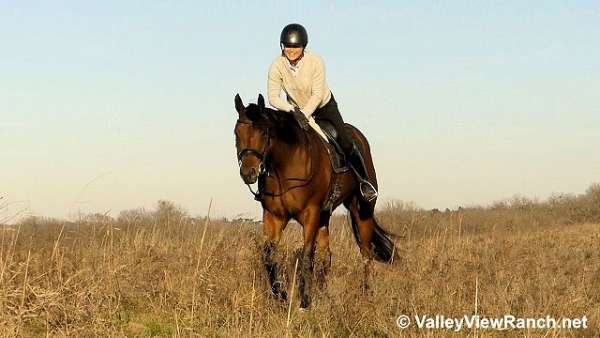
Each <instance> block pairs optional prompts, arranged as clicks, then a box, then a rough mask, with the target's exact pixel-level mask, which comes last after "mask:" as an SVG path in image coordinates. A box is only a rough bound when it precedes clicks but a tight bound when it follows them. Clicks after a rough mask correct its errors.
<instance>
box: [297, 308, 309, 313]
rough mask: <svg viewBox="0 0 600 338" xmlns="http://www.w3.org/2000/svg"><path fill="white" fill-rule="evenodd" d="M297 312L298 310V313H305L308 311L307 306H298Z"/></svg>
mask: <svg viewBox="0 0 600 338" xmlns="http://www.w3.org/2000/svg"><path fill="white" fill-rule="evenodd" d="M298 312H300V313H307V312H308V307H302V306H300V307H299V308H298Z"/></svg>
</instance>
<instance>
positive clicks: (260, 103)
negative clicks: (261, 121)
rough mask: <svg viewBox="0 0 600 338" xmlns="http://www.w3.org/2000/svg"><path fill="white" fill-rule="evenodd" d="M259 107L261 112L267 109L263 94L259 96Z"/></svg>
mask: <svg viewBox="0 0 600 338" xmlns="http://www.w3.org/2000/svg"><path fill="white" fill-rule="evenodd" d="M258 106H259V107H260V109H261V110H263V109H265V98H264V97H263V96H262V94H258Z"/></svg>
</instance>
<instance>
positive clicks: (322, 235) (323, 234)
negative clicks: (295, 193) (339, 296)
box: [315, 212, 331, 290]
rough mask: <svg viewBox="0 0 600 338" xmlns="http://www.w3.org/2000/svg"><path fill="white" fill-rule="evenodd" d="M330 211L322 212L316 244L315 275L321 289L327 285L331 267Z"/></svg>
mask: <svg viewBox="0 0 600 338" xmlns="http://www.w3.org/2000/svg"><path fill="white" fill-rule="evenodd" d="M330 217H331V215H330V214H329V212H324V213H321V218H320V220H321V223H320V228H319V232H318V233H317V239H316V245H315V275H316V277H317V284H318V286H319V289H321V290H323V289H324V288H325V287H326V284H327V281H326V277H327V274H328V273H329V270H330V269H331V250H330V249H329V218H330Z"/></svg>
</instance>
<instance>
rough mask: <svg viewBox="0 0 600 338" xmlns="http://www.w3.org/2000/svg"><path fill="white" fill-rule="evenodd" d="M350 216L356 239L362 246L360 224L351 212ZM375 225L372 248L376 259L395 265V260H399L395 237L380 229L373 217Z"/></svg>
mask: <svg viewBox="0 0 600 338" xmlns="http://www.w3.org/2000/svg"><path fill="white" fill-rule="evenodd" d="M349 214H350V220H351V223H352V233H353V234H354V239H355V240H356V243H357V244H360V236H359V232H358V223H357V222H356V218H355V217H354V215H353V213H352V212H349ZM373 223H374V224H375V229H373V237H372V238H371V246H372V247H373V253H374V254H375V257H374V258H375V260H376V261H378V262H381V263H387V264H392V263H394V260H396V258H398V253H397V252H396V246H395V245H394V242H393V241H392V239H391V237H392V236H393V235H392V234H390V233H389V232H387V231H386V230H385V229H383V228H382V227H380V226H379V224H377V221H376V220H375V217H373Z"/></svg>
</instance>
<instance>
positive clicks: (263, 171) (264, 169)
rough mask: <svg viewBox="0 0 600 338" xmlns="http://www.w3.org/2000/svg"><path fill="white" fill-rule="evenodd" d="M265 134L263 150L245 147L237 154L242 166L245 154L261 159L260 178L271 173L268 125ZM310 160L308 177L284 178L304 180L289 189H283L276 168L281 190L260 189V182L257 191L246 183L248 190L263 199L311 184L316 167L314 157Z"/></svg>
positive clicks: (244, 121)
mask: <svg viewBox="0 0 600 338" xmlns="http://www.w3.org/2000/svg"><path fill="white" fill-rule="evenodd" d="M237 123H241V124H250V125H251V124H253V123H252V122H251V121H246V120H240V119H238V120H237ZM264 135H265V139H266V141H265V142H264V145H263V148H262V149H261V150H257V149H253V148H244V149H242V150H240V152H239V153H238V154H237V158H238V165H239V167H240V168H241V166H242V160H243V158H244V156H249V155H252V156H255V157H256V158H257V159H259V160H260V165H259V168H258V176H259V179H260V177H261V176H263V177H264V176H265V175H266V176H270V173H269V170H268V163H267V162H268V156H267V148H268V147H269V144H270V143H271V130H270V127H267V128H266V129H265V131H264ZM304 136H305V137H306V142H307V144H308V153H309V154H311V153H312V144H311V142H310V141H308V136H307V135H306V134H304ZM309 162H310V169H309V170H310V174H309V176H308V177H306V178H296V177H285V178H283V180H284V181H299V182H303V183H300V184H296V185H293V186H291V187H288V188H287V189H282V186H281V178H280V177H279V174H278V172H277V170H275V173H274V174H275V176H276V179H277V183H278V186H279V189H281V190H280V192H278V193H275V192H269V191H260V183H259V186H258V190H257V191H254V190H252V187H251V186H250V184H246V185H247V186H248V190H250V193H251V194H252V195H253V196H254V199H255V200H257V201H262V198H263V196H269V197H273V198H274V197H280V196H283V195H284V194H285V193H287V192H288V191H290V190H292V189H296V188H301V187H304V186H306V185H308V184H310V182H311V181H312V179H313V176H314V167H313V166H314V163H313V160H312V157H311V158H310V160H309Z"/></svg>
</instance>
